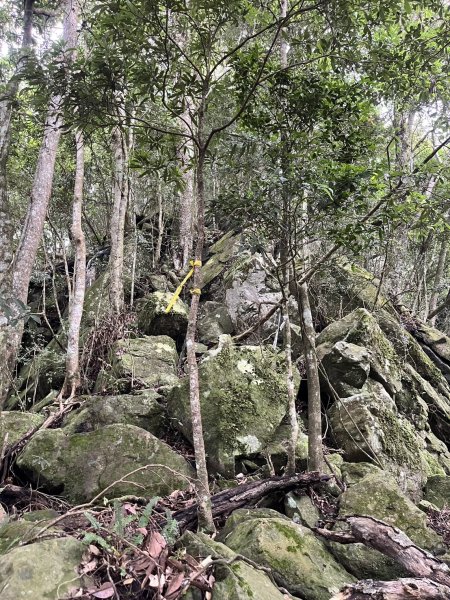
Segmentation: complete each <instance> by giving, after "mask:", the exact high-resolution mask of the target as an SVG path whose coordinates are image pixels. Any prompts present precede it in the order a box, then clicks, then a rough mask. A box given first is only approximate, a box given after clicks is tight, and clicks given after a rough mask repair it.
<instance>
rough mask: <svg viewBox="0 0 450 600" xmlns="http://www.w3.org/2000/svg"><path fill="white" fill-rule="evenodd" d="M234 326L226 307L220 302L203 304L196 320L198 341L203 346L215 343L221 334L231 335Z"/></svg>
mask: <svg viewBox="0 0 450 600" xmlns="http://www.w3.org/2000/svg"><path fill="white" fill-rule="evenodd" d="M233 330H234V326H233V323H232V321H231V317H230V315H229V313H228V310H227V308H226V306H224V305H223V304H221V303H220V302H212V301H208V302H205V303H204V304H203V305H202V306H201V310H200V316H199V320H198V339H199V340H200V342H203V343H204V344H212V343H216V342H217V340H218V339H219V337H220V336H221V335H223V334H230V333H233Z"/></svg>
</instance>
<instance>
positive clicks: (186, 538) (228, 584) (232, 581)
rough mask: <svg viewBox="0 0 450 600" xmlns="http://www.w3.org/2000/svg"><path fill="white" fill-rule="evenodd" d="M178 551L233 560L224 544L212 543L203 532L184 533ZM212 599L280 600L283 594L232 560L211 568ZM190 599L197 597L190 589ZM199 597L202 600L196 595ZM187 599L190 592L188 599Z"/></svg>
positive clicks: (257, 573)
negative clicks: (180, 549)
mask: <svg viewBox="0 0 450 600" xmlns="http://www.w3.org/2000/svg"><path fill="white" fill-rule="evenodd" d="M177 545H178V546H179V547H181V548H186V549H187V551H188V552H189V553H190V554H192V555H193V556H195V557H200V558H206V557H207V556H212V557H213V558H219V559H220V558H225V559H226V560H233V559H235V558H236V553H235V552H233V551H232V550H230V548H228V547H227V546H225V545H224V544H221V543H219V542H215V541H213V540H211V538H209V537H208V536H206V535H205V534H202V533H198V534H194V533H191V532H186V533H185V534H184V535H183V536H182V537H181V538H180V540H179V542H178V544H177ZM214 578H215V584H214V600H255V599H256V598H257V599H258V600H283V598H284V596H283V594H282V593H281V592H280V591H279V590H278V589H277V588H276V587H275V586H274V585H273V583H272V582H271V581H270V579H269V578H268V576H267V575H266V574H265V573H263V572H262V571H259V570H257V569H255V568H254V567H252V566H250V565H249V564H248V563H246V562H244V561H243V560H234V561H233V563H232V564H230V565H220V564H219V565H218V566H217V567H216V568H215V569H214ZM191 594H192V595H191V598H193V599H194V598H196V594H195V592H194V591H193V590H192V592H191ZM199 597H201V596H200V595H199ZM187 598H189V592H188V596H187Z"/></svg>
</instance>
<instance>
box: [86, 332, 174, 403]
mask: <svg viewBox="0 0 450 600" xmlns="http://www.w3.org/2000/svg"><path fill="white" fill-rule="evenodd" d="M177 364H178V353H177V349H176V346H175V342H174V340H173V339H172V338H170V337H168V336H167V335H159V336H144V337H140V338H130V339H125V340H118V341H117V342H115V344H114V345H113V347H112V349H111V352H110V365H111V366H110V368H109V369H108V370H107V371H102V372H101V373H100V374H99V377H98V379H97V382H96V391H97V392H100V391H103V390H104V389H105V388H106V390H110V389H111V388H114V387H115V388H118V390H119V391H120V392H126V391H130V390H131V389H133V387H135V385H136V384H138V385H139V386H143V387H145V388H155V389H169V388H170V387H172V386H173V385H175V384H176V383H178V376H177Z"/></svg>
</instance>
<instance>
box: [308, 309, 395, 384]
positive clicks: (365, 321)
mask: <svg viewBox="0 0 450 600" xmlns="http://www.w3.org/2000/svg"><path fill="white" fill-rule="evenodd" d="M343 340H345V342H346V343H347V344H355V345H356V346H360V347H363V348H366V349H367V350H368V351H369V356H368V357H365V358H364V361H366V360H367V358H368V359H369V362H370V374H371V377H372V378H373V379H376V380H377V381H379V382H380V383H382V384H383V386H384V388H385V389H386V391H387V392H388V393H389V394H390V395H391V396H392V395H394V394H395V393H396V392H398V391H400V390H401V388H402V370H401V363H400V360H399V358H398V356H397V353H396V352H395V349H394V347H393V345H392V344H391V342H390V341H389V340H388V339H387V338H386V336H385V335H384V333H383V331H382V330H381V329H380V326H379V325H378V323H377V321H376V319H375V317H374V316H373V315H371V314H370V313H369V312H368V311H367V310H365V309H364V308H358V309H356V310H354V311H353V312H352V313H350V314H349V315H347V316H346V317H344V318H343V319H341V320H340V321H335V322H334V323H331V325H328V327H326V328H325V329H324V330H323V331H322V332H321V333H320V334H319V335H318V336H317V353H318V355H319V357H323V356H325V355H329V354H330V352H331V351H332V348H333V346H334V345H335V344H336V342H341V341H343ZM331 383H332V384H333V385H334V382H333V381H331Z"/></svg>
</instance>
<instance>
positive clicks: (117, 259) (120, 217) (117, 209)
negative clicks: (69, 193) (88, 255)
mask: <svg viewBox="0 0 450 600" xmlns="http://www.w3.org/2000/svg"><path fill="white" fill-rule="evenodd" d="M120 116H123V109H121V110H119V117H120ZM112 139H113V154H114V176H113V189H112V196H113V210H112V215H111V223H110V237H111V255H110V263H109V268H110V283H109V297H110V302H111V310H112V312H113V313H116V314H119V313H121V312H122V311H123V309H124V305H125V297H124V287H123V258H124V235H125V218H126V213H127V202H128V175H127V165H128V149H127V142H126V138H125V135H124V133H123V130H122V129H121V126H120V125H118V126H117V127H115V128H114V131H113V135H112Z"/></svg>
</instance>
